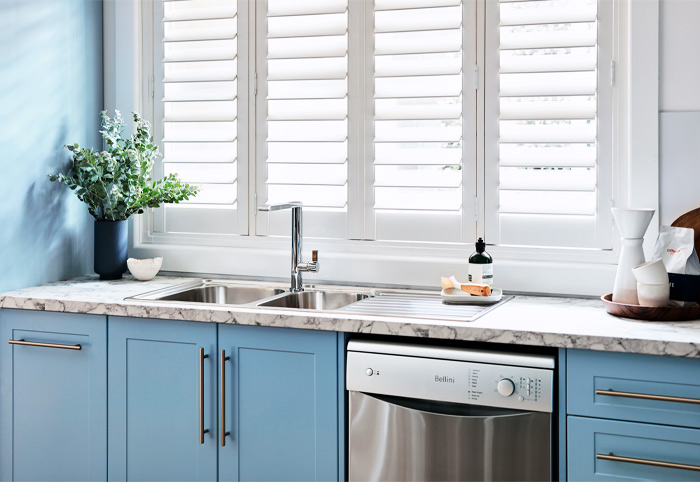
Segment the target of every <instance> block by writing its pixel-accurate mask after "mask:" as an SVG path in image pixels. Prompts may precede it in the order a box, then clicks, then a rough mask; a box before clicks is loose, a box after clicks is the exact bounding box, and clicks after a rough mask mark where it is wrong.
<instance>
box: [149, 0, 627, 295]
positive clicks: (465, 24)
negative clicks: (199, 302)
mask: <svg viewBox="0 0 700 482" xmlns="http://www.w3.org/2000/svg"><path fill="white" fill-rule="evenodd" d="M623 5H626V4H623ZM616 8H617V9H619V8H622V7H619V3H617V2H608V1H604V0H487V1H485V2H463V1H461V0H373V1H369V0H368V1H358V0H295V1H294V2H290V1H288V0H258V1H255V2H249V1H244V0H241V1H236V0H177V1H175V0H157V1H154V2H144V12H145V13H144V19H145V21H144V38H145V39H147V40H148V41H147V42H145V43H144V44H145V50H144V52H145V54H144V55H145V56H144V70H145V71H147V72H152V76H153V80H152V85H153V91H152V93H153V96H152V98H151V99H150V100H145V102H144V110H145V111H148V110H149V109H150V110H151V112H152V117H153V119H154V132H155V135H156V137H157V139H156V140H157V141H158V142H161V144H160V145H161V150H162V152H163V153H164V158H163V160H162V162H161V163H159V164H158V167H157V169H158V172H157V174H158V173H164V172H178V173H179V174H180V175H181V177H182V178H183V180H185V181H188V182H193V183H197V184H199V185H200V186H201V187H202V193H201V195H200V196H198V197H197V198H196V199H195V200H194V201H192V202H190V203H187V204H183V205H181V206H168V207H165V208H161V209H158V210H155V211H154V212H152V213H149V214H148V215H145V216H143V220H142V223H141V224H139V226H138V228H137V230H136V231H137V238H138V239H137V241H136V244H137V245H138V249H143V250H146V251H147V250H149V249H151V248H149V246H157V247H158V249H160V250H161V252H162V250H163V249H166V250H172V252H173V253H180V252H184V253H188V255H190V259H193V260H194V259H200V258H198V257H201V256H200V255H203V253H204V254H206V252H207V249H210V250H211V249H219V248H221V249H223V250H224V251H220V252H221V253H228V255H230V256H231V259H235V260H238V262H234V261H231V263H230V266H231V267H222V268H221V270H222V272H226V273H228V274H244V275H251V276H255V275H260V276H265V275H270V274H269V273H273V272H274V273H275V274H277V275H279V276H285V271H284V270H279V271H274V270H268V271H265V270H263V272H259V271H256V270H257V269H258V268H260V267H259V265H257V264H256V263H252V262H251V261H250V259H249V258H250V253H252V252H253V251H254V252H255V253H257V254H256V256H257V255H259V254H260V253H270V256H272V257H275V259H286V257H287V256H288V248H287V241H285V240H284V239H280V238H279V236H287V235H288V234H289V230H290V228H289V213H286V212H284V211H278V212H273V213H268V212H259V211H258V209H257V208H258V206H259V205H261V204H265V203H273V202H280V201H290V200H300V201H302V202H303V203H304V206H305V207H304V237H305V238H306V243H305V245H306V246H314V247H317V248H319V249H321V253H322V257H323V256H324V255H325V256H327V257H326V258H323V259H324V261H328V260H330V261H331V264H330V265H331V267H332V269H334V270H335V273H338V272H340V273H341V274H340V275H331V274H329V275H328V276H327V277H326V276H322V277H321V278H324V279H335V280H347V281H353V280H355V279H359V280H361V281H369V282H371V281H374V282H380V283H382V282H384V283H396V284H419V285H432V284H434V283H435V282H434V279H433V278H435V276H436V275H438V274H454V268H450V267H454V266H456V264H455V263H463V262H464V258H465V257H466V256H467V255H468V254H469V252H470V251H471V249H472V246H473V242H474V241H475V239H476V237H478V236H482V237H485V239H486V241H487V243H488V244H489V245H490V248H489V251H491V252H494V253H496V256H497V259H498V260H499V261H501V263H499V264H500V266H504V265H505V264H507V263H504V262H503V261H505V260H513V261H514V262H515V261H517V262H521V261H526V262H527V261H535V260H545V259H546V260H550V261H551V260H555V261H558V262H561V261H567V262H571V263H582V264H581V266H583V264H588V268H590V266H591V263H594V264H595V263H601V264H605V265H606V266H607V267H606V268H605V270H606V271H605V272H606V273H612V269H611V268H610V263H614V259H615V257H614V252H613V251H612V250H613V248H614V246H613V242H612V241H613V230H612V229H613V228H612V223H611V219H610V215H609V213H610V207H611V206H612V205H613V198H614V197H615V196H617V197H618V198H619V197H620V196H621V195H624V196H626V197H627V198H631V197H630V196H629V192H628V191H630V189H627V191H625V188H622V189H620V188H619V187H616V186H619V185H620V184H619V183H620V180H622V181H624V180H625V176H624V175H622V174H621V175H620V176H619V179H618V184H615V183H614V182H613V181H614V178H613V172H614V168H613V159H614V158H615V156H617V157H624V156H621V155H620V153H621V151H622V150H623V148H621V147H620V144H618V145H616V144H615V143H614V138H613V133H614V132H615V131H616V130H618V131H619V130H622V131H623V133H624V131H625V129H627V128H628V127H627V124H624V122H623V124H619V122H620V121H618V120H616V117H615V116H616V114H615V112H616V108H617V111H620V105H621V104H620V103H622V107H624V100H621V98H620V97H618V98H616V97H615V96H614V95H613V92H615V88H616V86H614V85H613V84H614V74H615V72H614V64H613V58H615V55H616V54H615V52H616V51H617V52H618V53H619V50H620V48H621V47H620V45H623V46H624V42H622V43H621V42H620V41H617V40H616V38H617V37H616V35H618V33H619V32H618V31H619V30H620V29H621V27H619V25H621V24H622V22H623V20H624V16H625V15H631V14H629V12H628V10H629V11H630V12H631V11H632V10H633V9H634V8H636V7H632V6H631V5H627V6H624V8H627V9H628V10H624V8H623V11H622V13H621V12H619V11H617V10H616ZM640 8H641V7H640ZM620 18H622V19H623V20H620ZM616 22H621V23H616ZM622 30H624V28H622ZM623 33H625V32H623ZM627 33H628V32H627ZM623 40H624V39H623ZM616 42H617V44H616ZM615 49H617V50H615ZM149 87H150V86H149ZM149 97H150V96H149ZM149 106H151V107H149ZM616 106H617V107H616ZM620 125H622V127H620ZM626 162H628V164H626V165H623V166H622V170H624V169H629V167H630V166H631V165H632V164H633V163H631V162H629V161H626ZM622 170H621V171H620V172H622ZM631 190H632V191H633V190H634V189H631ZM227 247H228V248H227ZM230 248H236V250H231V249H230ZM226 249H229V251H226ZM246 250H248V251H246ZM251 250H252V251H251ZM194 253H198V254H194ZM368 256H371V257H372V262H373V263H374V265H372V267H371V268H369V274H368V268H367V266H369V265H365V264H362V263H366V262H367V263H368V261H366V259H367V257H368ZM355 262H357V263H360V264H362V266H363V268H359V266H360V265H359V264H353V263H355ZM192 263H194V262H192ZM236 263H238V264H236ZM397 263H398V264H397ZM401 263H403V264H405V263H408V264H409V265H410V266H413V267H414V268H410V267H408V266H407V267H406V268H405V269H403V268H401V269H398V268H396V266H399V264H401ZM324 264H325V263H324ZM210 265H211V266H215V264H210ZM325 265H326V266H328V264H325ZM351 265H352V266H351ZM285 266H286V263H285ZM395 268H396V269H395ZM569 268H570V267H569ZM169 269H172V270H183V271H206V269H204V268H192V267H190V265H189V264H188V263H187V262H180V261H179V262H178V263H177V266H173V267H171V268H169ZM216 269H218V268H216V267H215V268H213V269H212V270H211V271H212V272H217V271H215V270H216ZM445 269H452V271H451V272H446V271H445ZM503 269H504V270H505V268H503ZM567 269H568V268H567ZM387 270H394V271H392V273H394V274H391V275H388V274H387V275H385V272H386V271H387ZM266 273H267V274H266ZM396 273H404V275H400V274H396ZM405 273H411V274H413V273H417V279H415V280H414V279H406V276H405ZM457 274H459V273H457ZM362 276H364V278H363V277H362ZM367 276H369V278H370V279H368V278H367ZM509 279H513V280H515V279H516V278H515V277H512V278H509ZM518 283H520V282H517V283H516V284H518ZM505 287H506V288H510V289H521V290H528V286H526V285H525V284H520V285H518V286H505ZM567 289H568V288H567ZM550 291H555V292H556V291H559V290H557V289H551V290H550ZM559 292H562V291H559Z"/></svg>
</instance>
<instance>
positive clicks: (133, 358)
mask: <svg viewBox="0 0 700 482" xmlns="http://www.w3.org/2000/svg"><path fill="white" fill-rule="evenodd" d="M216 336H217V334H216V325H215V324H213V323H194V322H184V321H170V320H152V319H137V318H119V317H110V318H109V369H108V375H109V416H108V427H109V479H110V480H168V481H175V480H191V481H194V480H216V478H217V473H216V457H217V443H216V442H217V439H216V428H217V426H216V423H217V419H216V409H217V400H216V384H215V380H216V370H217V364H216ZM205 430H206V433H204V434H203V436H202V432H203V431H205Z"/></svg>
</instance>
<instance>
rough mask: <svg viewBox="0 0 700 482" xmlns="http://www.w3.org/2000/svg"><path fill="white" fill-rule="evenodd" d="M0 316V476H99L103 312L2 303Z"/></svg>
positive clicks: (103, 437) (103, 418) (102, 473)
mask: <svg viewBox="0 0 700 482" xmlns="http://www.w3.org/2000/svg"><path fill="white" fill-rule="evenodd" d="M0 323H1V328H0V333H1V335H0V479H2V480H105V479H106V477H107V395H106V389H107V339H106V335H107V320H106V318H105V317H104V316H95V315H80V314H67V313H52V312H36V311H23V310H7V309H3V310H0ZM9 341H19V342H20V344H10V343H8V342H9ZM26 343H36V344H26ZM47 344H48V345H53V346H46V345H47ZM78 346H79V347H80V349H75V348H78ZM71 348H74V349H71Z"/></svg>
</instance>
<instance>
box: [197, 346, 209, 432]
mask: <svg viewBox="0 0 700 482" xmlns="http://www.w3.org/2000/svg"><path fill="white" fill-rule="evenodd" d="M205 358H209V355H205V354H204V348H200V349H199V443H200V444H203V443H204V434H205V433H208V432H209V429H208V428H207V429H205V428H204V359H205Z"/></svg>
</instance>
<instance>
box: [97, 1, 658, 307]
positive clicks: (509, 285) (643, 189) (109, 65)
mask: <svg viewBox="0 0 700 482" xmlns="http://www.w3.org/2000/svg"><path fill="white" fill-rule="evenodd" d="M150 1H151V0H142V1H141V2H120V1H115V0H105V8H104V24H105V39H104V40H105V55H104V72H105V108H106V109H107V110H110V111H111V110H113V109H115V108H118V109H120V110H122V111H124V112H128V111H130V110H136V111H139V112H141V113H142V114H143V115H144V117H146V118H149V115H150V116H151V117H150V118H151V120H152V110H151V109H149V108H148V98H149V97H148V95H147V93H148V92H149V90H148V89H149V83H150V82H151V80H150V75H148V73H149V67H148V66H149V65H152V59H150V58H148V53H147V52H144V49H143V41H142V32H146V33H144V34H143V37H148V33H147V31H146V30H145V29H143V28H142V26H143V25H148V23H147V22H149V21H151V22H152V19H148V18H145V17H144V15H143V9H142V8H141V7H142V4H143V3H148V2H150ZM351 1H353V2H356V1H362V0H351ZM486 1H492V0H476V9H477V11H480V12H482V15H483V12H484V10H485V2H486ZM610 1H612V0H610ZM469 5H473V1H470V0H466V1H465V8H466V7H467V6H469ZM250 11H251V12H254V11H255V8H250ZM151 25H152V23H151ZM478 28H480V29H483V28H484V26H483V22H480V23H479V27H478ZM249 29H250V35H251V36H253V35H255V18H254V15H253V14H251V16H250V18H249ZM614 30H615V49H614V53H613V59H614V62H615V77H616V78H615V92H614V145H613V149H614V156H613V163H614V165H613V205H614V206H617V207H643V208H652V209H656V210H657V211H658V65H659V63H658V39H659V36H658V32H659V1H658V0H649V1H646V2H635V1H633V0H618V1H616V2H615V4H614ZM478 35H480V37H479V38H483V32H481V33H479V34H478ZM251 57H253V56H252V55H251ZM253 60H254V59H251V60H250V61H251V62H252V61H253ZM481 60H482V61H483V59H481ZM482 65H483V63H482ZM254 70H255V69H254V66H252V67H251V68H250V69H249V77H248V94H249V95H250V96H251V98H252V96H253V93H252V90H253V88H254V84H255V82H254V81H255V79H254V78H253V72H254ZM468 77H471V76H468V75H465V78H468ZM633 79H634V80H633ZM479 82H480V85H484V84H483V82H484V72H483V69H480V71H479ZM350 88H351V90H352V89H353V88H354V87H353V86H352V85H351V87H350ZM142 92H143V94H142ZM356 92H357V91H356ZM483 92H484V90H483V89H480V90H479V91H478V96H479V102H480V105H483V95H484V94H483ZM254 115H255V106H254V102H251V103H250V107H249V116H250V119H254ZM476 128H477V135H478V136H481V137H482V138H483V129H484V125H483V116H479V118H478V121H477V126H476ZM254 134H255V133H254V132H253V130H252V129H251V130H250V131H249V139H248V141H249V142H248V144H249V155H250V156H251V158H252V159H255V138H254ZM356 148H357V149H363V147H362V145H360V146H357V147H356ZM478 151H479V152H478V156H479V157H478V159H483V143H481V144H480V145H479V146H478ZM465 159H466V157H465ZM466 167H468V164H467V162H465V168H466ZM477 169H478V167H477ZM248 187H249V189H248V204H249V206H250V209H249V213H250V214H249V216H248V232H249V233H255V224H254V223H255V216H254V213H253V209H254V206H255V198H254V193H255V162H249V176H248ZM355 189H365V188H361V187H356V188H355ZM479 216H480V218H481V219H484V216H485V208H484V204H483V202H481V203H479ZM144 217H145V216H144V215H141V216H134V217H133V221H132V223H130V224H131V231H130V233H131V243H130V255H131V256H135V257H139V258H145V257H152V256H164V258H165V260H164V270H166V271H173V272H187V273H192V274H218V275H233V276H241V277H248V278H251V277H252V278H276V279H287V278H288V276H289V257H290V246H289V239H288V238H275V237H260V236H253V235H248V236H231V237H229V238H228V239H225V240H224V239H214V240H212V239H201V240H198V242H197V244H192V241H193V240H192V239H182V238H177V237H173V236H170V237H167V239H158V238H157V237H152V236H151V234H149V232H148V231H147V225H146V224H145V223H144V220H143V219H144ZM480 229H483V228H480ZM480 232H483V231H480ZM657 234H658V214H657V215H656V216H655V218H654V220H653V221H652V224H651V227H650V228H649V230H648V231H647V233H646V237H645V249H646V250H647V253H649V252H650V250H651V247H652V246H653V243H654V241H655V239H656V236H657ZM311 249H318V250H319V251H320V260H321V262H322V265H323V269H322V271H321V272H320V273H319V274H318V275H308V276H307V277H306V279H305V281H306V282H317V281H332V282H345V283H370V284H389V285H409V286H437V283H438V280H439V277H440V276H445V275H451V274H454V275H456V276H457V277H458V278H459V277H464V275H465V274H466V258H467V257H468V256H469V254H471V252H472V251H473V246H472V245H471V244H467V245H465V244H432V243H406V242H378V241H353V240H326V239H313V238H311V239H309V238H307V239H306V240H305V243H304V256H305V257H308V256H309V253H308V252H307V251H310V250H311ZM487 250H488V251H489V252H490V253H491V254H492V255H493V257H494V259H495V263H496V264H495V267H496V268H495V276H496V284H497V285H498V286H499V287H502V288H504V289H506V290H512V291H520V292H533V293H537V292H539V293H559V294H570V295H600V294H603V293H605V292H608V291H610V289H611V288H612V282H613V278H614V272H615V263H616V261H617V252H618V248H617V246H616V247H615V249H613V250H607V251H606V250H603V251H601V250H582V249H556V248H525V247H523V248H515V247H502V246H489V247H488V248H487Z"/></svg>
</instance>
